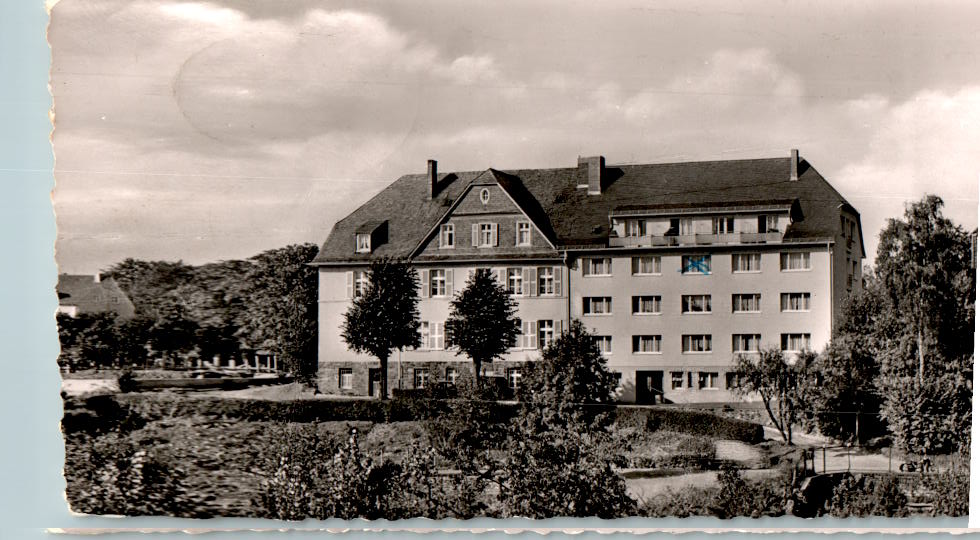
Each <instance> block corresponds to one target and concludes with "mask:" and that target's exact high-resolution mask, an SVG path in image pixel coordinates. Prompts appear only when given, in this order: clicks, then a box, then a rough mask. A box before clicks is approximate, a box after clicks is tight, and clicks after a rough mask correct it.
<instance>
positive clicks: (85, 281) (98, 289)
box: [57, 274, 136, 318]
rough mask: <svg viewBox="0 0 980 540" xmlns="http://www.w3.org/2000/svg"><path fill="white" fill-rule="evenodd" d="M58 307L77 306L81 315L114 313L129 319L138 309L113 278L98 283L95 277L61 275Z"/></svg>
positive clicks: (58, 288) (58, 289)
mask: <svg viewBox="0 0 980 540" xmlns="http://www.w3.org/2000/svg"><path fill="white" fill-rule="evenodd" d="M57 292H58V305H60V306H75V307H76V308H77V310H78V313H79V314H84V313H101V312H113V313H115V314H116V315H118V316H119V317H123V318H129V317H132V316H133V315H134V313H135V312H136V308H135V307H134V306H133V302H132V301H130V299H129V297H128V296H127V295H126V293H124V292H123V291H122V289H120V288H119V284H118V283H116V280H114V279H112V278H106V279H102V280H99V281H96V276H93V275H77V274H60V275H59V276H58V285H57Z"/></svg>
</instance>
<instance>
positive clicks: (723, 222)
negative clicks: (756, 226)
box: [711, 216, 735, 234]
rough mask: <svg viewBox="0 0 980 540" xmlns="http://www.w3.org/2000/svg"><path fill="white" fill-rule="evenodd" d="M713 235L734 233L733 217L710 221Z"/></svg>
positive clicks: (721, 217)
mask: <svg viewBox="0 0 980 540" xmlns="http://www.w3.org/2000/svg"><path fill="white" fill-rule="evenodd" d="M711 232H712V233H713V234H733V233H734V232H735V216H718V217H715V218H712V219H711Z"/></svg>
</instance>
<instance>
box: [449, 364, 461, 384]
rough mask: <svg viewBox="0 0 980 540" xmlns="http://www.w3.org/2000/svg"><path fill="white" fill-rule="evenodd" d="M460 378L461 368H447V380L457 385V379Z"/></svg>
mask: <svg viewBox="0 0 980 540" xmlns="http://www.w3.org/2000/svg"><path fill="white" fill-rule="evenodd" d="M458 379H459V370H458V369H456V368H454V367H447V368H446V382H448V383H449V384H452V385H455V384H456V381H457V380H458Z"/></svg>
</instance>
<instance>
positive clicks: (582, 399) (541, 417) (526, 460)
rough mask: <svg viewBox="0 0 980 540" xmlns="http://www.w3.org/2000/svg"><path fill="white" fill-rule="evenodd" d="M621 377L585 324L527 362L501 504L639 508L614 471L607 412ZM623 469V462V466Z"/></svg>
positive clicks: (526, 509)
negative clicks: (608, 361)
mask: <svg viewBox="0 0 980 540" xmlns="http://www.w3.org/2000/svg"><path fill="white" fill-rule="evenodd" d="M616 386H617V380H616V376H615V375H614V374H613V373H612V372H610V371H609V369H608V368H607V367H606V361H605V359H604V358H603V357H602V355H601V354H600V353H599V350H598V348H597V347H596V345H595V343H594V342H593V341H592V335H591V334H589V332H588V331H587V330H586V329H585V327H584V326H583V325H582V323H581V322H580V321H573V322H572V324H571V327H570V328H569V331H568V332H567V333H565V334H563V335H561V336H560V337H559V338H558V339H557V340H555V341H554V342H553V343H552V344H551V345H549V346H548V347H547V348H546V349H545V350H544V351H543V353H542V358H541V360H540V361H538V362H532V363H530V364H528V373H527V376H526V377H522V386H521V389H520V393H519V395H520V399H521V407H520V412H519V414H518V416H517V418H515V420H514V421H513V422H512V423H511V426H510V430H511V433H510V436H509V438H508V446H507V449H506V458H505V460H504V467H503V468H504V471H503V479H504V481H503V482H502V487H501V489H500V500H501V501H502V502H503V504H504V513H505V514H506V515H511V516H526V517H535V518H543V517H554V516H590V517H599V518H614V517H622V516H627V515H634V514H635V512H636V503H635V502H634V501H633V500H632V499H631V498H630V497H629V495H627V493H626V483H625V481H624V480H623V478H622V477H620V476H619V475H618V474H617V473H616V472H615V470H614V469H613V466H614V465H615V464H616V463H614V462H613V460H612V458H611V457H610V454H609V452H607V451H606V450H605V449H606V448H608V445H609V442H610V437H609V433H608V431H607V430H606V428H607V427H608V425H609V420H610V418H609V417H608V415H605V414H602V412H604V411H606V410H607V408H606V406H608V405H609V404H611V403H612V401H613V399H614V396H615V390H616ZM620 465H621V464H620Z"/></svg>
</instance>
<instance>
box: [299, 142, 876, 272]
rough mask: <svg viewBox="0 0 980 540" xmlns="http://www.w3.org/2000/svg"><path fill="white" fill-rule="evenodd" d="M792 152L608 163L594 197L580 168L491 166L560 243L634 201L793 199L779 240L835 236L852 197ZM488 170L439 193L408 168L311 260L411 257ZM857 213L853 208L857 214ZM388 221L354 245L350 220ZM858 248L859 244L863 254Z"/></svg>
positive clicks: (450, 177)
mask: <svg viewBox="0 0 980 540" xmlns="http://www.w3.org/2000/svg"><path fill="white" fill-rule="evenodd" d="M789 170H790V158H788V157H787V158H771V159H748V160H729V161H705V162H687V163H662V164H646V165H613V164H607V165H606V167H605V171H604V181H603V191H602V194H601V195H588V194H587V193H586V190H585V189H583V188H580V187H579V186H581V185H583V184H587V182H588V180H587V167H585V166H579V167H570V168H559V169H523V170H509V171H498V170H495V169H490V171H491V172H492V174H493V175H494V178H496V179H497V182H498V183H499V184H500V185H501V186H502V188H503V189H504V190H505V191H506V192H507V193H508V195H510V196H511V197H512V198H513V199H514V200H515V202H517V204H518V205H519V206H520V207H521V209H522V210H524V211H525V213H527V214H528V216H529V218H530V219H532V220H533V221H534V223H535V225H536V226H537V227H538V228H539V229H540V230H541V231H542V232H543V233H544V234H545V235H546V236H547V237H548V239H549V240H550V241H551V242H552V243H553V244H555V245H556V246H558V247H559V248H563V247H565V248H573V247H583V246H602V245H606V243H607V240H608V236H609V216H610V214H611V213H612V212H613V211H615V210H617V209H623V208H625V207H630V206H636V205H678V207H693V206H696V205H704V204H713V205H717V204H726V203H739V204H748V203H750V202H754V203H758V204H765V203H774V202H778V203H779V204H782V203H784V202H785V201H798V204H799V209H800V210H801V212H802V217H803V219H802V220H798V221H794V223H793V224H792V225H790V226H789V228H788V229H787V231H786V233H785V235H784V236H783V238H784V240H786V241H795V242H803V241H824V240H833V238H834V237H835V236H836V233H837V231H838V229H839V221H838V216H839V208H840V207H842V206H843V205H847V207H849V206H850V205H849V204H848V202H847V201H846V200H845V199H844V198H843V196H841V195H840V193H838V192H837V190H835V189H834V188H833V187H832V186H831V185H830V184H829V183H828V182H827V181H826V180H825V179H824V178H823V177H822V176H821V175H820V173H819V172H817V170H816V169H815V168H813V167H811V166H810V165H809V164H808V163H807V162H806V161H805V160H801V163H800V166H799V180H796V181H791V180H790V178H789ZM485 173H486V171H471V172H459V173H450V174H447V175H443V176H441V177H440V180H439V192H438V193H437V196H436V197H435V198H433V199H430V197H429V190H430V186H429V183H428V181H427V177H426V175H424V174H419V175H407V176H403V177H401V178H399V179H398V180H397V181H395V183H393V184H392V185H390V186H389V187H388V188H386V189H385V190H383V191H382V192H381V193H379V194H378V195H377V196H375V197H374V198H373V199H371V200H370V201H368V202H367V203H365V204H364V205H363V206H361V207H360V208H358V209H357V210H355V211H354V212H353V213H352V214H351V215H349V216H348V217H346V218H344V219H343V220H341V221H339V222H337V224H336V225H335V226H334V229H333V231H331V233H330V236H329V237H328V238H327V241H326V242H325V243H324V245H323V247H322V249H321V250H320V253H319V254H318V255H317V257H316V259H314V261H313V262H314V264H317V263H320V264H323V263H342V262H360V261H368V260H371V259H373V258H377V257H379V256H393V257H408V256H409V254H410V253H411V252H412V250H413V249H415V247H416V246H418V245H419V243H420V242H421V241H422V240H423V239H424V237H425V235H426V234H427V233H429V232H430V231H431V230H432V228H433V227H434V226H435V225H436V224H438V222H439V220H441V219H442V218H443V216H444V215H445V214H446V212H447V211H448V210H449V207H450V206H451V205H452V204H453V203H454V202H455V201H456V200H457V199H458V197H459V196H460V195H461V194H462V193H463V192H464V190H465V189H466V187H467V186H468V185H469V184H470V182H472V181H473V180H474V179H476V178H477V177H478V176H480V175H482V174H485ZM855 214H856V212H855ZM383 219H388V220H389V230H390V233H389V240H388V243H387V244H385V245H382V246H379V247H378V248H377V249H375V250H374V253H371V254H355V253H353V234H354V231H355V230H356V228H357V227H359V226H360V225H362V224H364V223H368V222H370V221H376V220H383ZM863 251H864V249H863V246H862V253H863Z"/></svg>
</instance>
